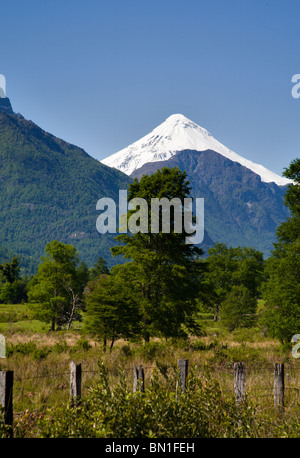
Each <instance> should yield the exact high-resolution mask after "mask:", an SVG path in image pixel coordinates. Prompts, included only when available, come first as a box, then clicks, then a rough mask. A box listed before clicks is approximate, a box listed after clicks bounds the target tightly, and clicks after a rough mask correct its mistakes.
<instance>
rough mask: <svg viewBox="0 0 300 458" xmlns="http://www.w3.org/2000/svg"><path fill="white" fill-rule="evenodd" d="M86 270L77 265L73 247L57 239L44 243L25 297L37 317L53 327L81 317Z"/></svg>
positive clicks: (76, 256) (67, 324) (69, 322)
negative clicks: (40, 258) (44, 254)
mask: <svg viewBox="0 0 300 458" xmlns="http://www.w3.org/2000/svg"><path fill="white" fill-rule="evenodd" d="M87 280H88V269H87V267H86V265H85V264H84V263H81V264H79V258H78V255H77V253H76V249H75V248H74V247H73V246H72V245H67V244H64V243H61V242H58V241H56V240H54V241H52V242H50V243H48V244H47V245H46V256H45V257H42V263H41V264H40V265H39V268H38V272H37V274H36V276H35V277H34V278H33V279H32V280H31V282H30V283H29V291H28V297H29V301H30V302H31V303H32V308H33V311H34V313H35V316H36V318H38V319H40V320H41V321H45V322H46V323H50V322H51V330H52V331H54V330H55V329H56V326H67V328H68V329H69V328H70V326H71V323H72V321H74V320H75V319H80V318H81V315H80V310H81V309H82V308H83V303H82V294H83V289H84V286H85V284H86V282H87Z"/></svg>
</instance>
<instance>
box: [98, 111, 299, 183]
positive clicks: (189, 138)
mask: <svg viewBox="0 0 300 458" xmlns="http://www.w3.org/2000/svg"><path fill="white" fill-rule="evenodd" d="M183 150H194V151H205V150H213V151H215V152H217V153H219V154H221V155H222V156H225V157H226V158H228V159H230V160H232V161H234V162H238V163H239V164H241V165H243V166H244V167H247V168H248V169H250V170H252V171H253V172H254V173H256V174H257V175H259V176H260V177H261V180H262V181H263V182H265V183H271V182H275V183H276V184H277V185H279V186H285V185H287V184H289V183H291V180H289V179H287V178H284V177H281V176H279V175H277V174H276V173H274V172H271V171H270V170H268V169H266V168H265V167H264V166H262V165H260V164H255V163H254V162H252V161H249V160H248V159H245V158H243V157H242V156H240V155H239V154H237V153H235V152H233V151H231V150H230V149H229V148H227V147H226V146H224V145H222V143H220V142H219V141H218V140H216V139H215V138H214V137H213V136H212V135H211V134H210V133H209V132H208V131H207V130H206V129H204V128H203V127H200V126H198V125H197V124H195V123H194V122H193V121H191V120H190V119H188V118H186V117H185V116H184V115H182V114H173V115H171V116H169V117H168V118H167V119H166V120H165V121H164V122H163V123H162V124H160V125H159V126H158V127H156V128H155V129H153V130H152V132H150V133H149V134H147V135H145V136H144V137H142V138H141V139H140V140H137V141H136V142H134V143H132V144H131V145H129V146H128V147H127V148H124V149H122V150H120V151H118V152H117V153H114V154H112V155H111V156H109V157H107V158H105V159H103V160H102V161H101V162H102V163H103V164H105V165H108V166H109V167H114V168H116V169H118V170H121V171H122V172H124V173H126V174H127V175H131V174H132V173H133V172H134V171H135V170H136V169H139V168H140V167H142V166H143V165H144V164H146V163H148V162H156V161H166V160H168V159H170V158H171V157H172V156H174V155H175V154H177V153H178V152H179V151H183Z"/></svg>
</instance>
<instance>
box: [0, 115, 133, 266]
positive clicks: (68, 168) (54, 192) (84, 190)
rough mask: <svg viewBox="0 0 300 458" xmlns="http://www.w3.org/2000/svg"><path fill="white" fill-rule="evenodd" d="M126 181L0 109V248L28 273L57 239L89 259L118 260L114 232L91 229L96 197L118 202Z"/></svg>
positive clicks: (108, 168) (30, 124) (129, 180)
mask: <svg viewBox="0 0 300 458" xmlns="http://www.w3.org/2000/svg"><path fill="white" fill-rule="evenodd" d="M131 181H132V179H131V178H130V177H128V176H127V175H125V174H123V173H122V172H120V171H118V170H114V169H112V168H110V167H107V166H105V165H103V164H101V163H100V162H99V161H98V160H96V159H94V158H92V157H91V156H89V154H88V153H87V152H86V151H84V150H83V149H82V148H79V147H77V146H76V145H73V144H71V143H68V142H65V141H64V140H62V139H59V138H57V137H55V136H54V135H52V134H50V133H48V132H46V131H44V130H43V129H41V128H40V127H39V126H37V125H36V124H35V123H34V122H33V121H29V120H26V119H25V118H23V117H22V116H20V115H16V114H14V113H7V112H4V111H0V254H1V252H2V253H3V258H5V257H6V256H7V255H6V253H7V251H9V252H10V253H14V255H16V256H18V257H20V259H21V264H22V266H24V269H25V270H26V272H28V273H32V272H33V271H34V270H35V269H36V267H37V265H38V264H39V261H40V257H41V256H42V255H43V254H44V248H45V245H46V243H48V242H49V241H51V240H54V239H56V240H59V241H61V242H64V243H70V244H72V245H74V246H75V247H76V249H77V250H78V252H79V254H80V257H81V260H83V261H85V262H86V263H87V264H88V265H92V264H93V263H94V262H95V261H96V260H97V258H98V257H99V256H103V257H105V258H106V259H107V263H108V265H111V264H112V263H115V262H117V261H116V260H114V259H113V257H112V256H111V253H110V247H111V246H113V245H116V242H115V240H114V238H115V236H116V235H115V234H108V235H106V234H105V235H101V234H99V233H98V232H97V230H96V219H97V216H98V214H99V213H98V212H97V211H96V203H97V201H98V199H100V198H101V197H111V198H113V199H114V200H115V201H116V202H117V201H118V192H119V189H126V188H127V187H128V184H129V183H130V182H131ZM0 262H1V260H0ZM2 262H3V261H2Z"/></svg>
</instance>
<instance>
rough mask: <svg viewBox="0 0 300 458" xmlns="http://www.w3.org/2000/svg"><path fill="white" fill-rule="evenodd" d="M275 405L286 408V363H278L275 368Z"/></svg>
mask: <svg viewBox="0 0 300 458" xmlns="http://www.w3.org/2000/svg"><path fill="white" fill-rule="evenodd" d="M274 406H275V408H279V409H280V410H282V409H283V408H284V364H283V363H276V364H275V368H274Z"/></svg>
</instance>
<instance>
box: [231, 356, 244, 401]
mask: <svg viewBox="0 0 300 458" xmlns="http://www.w3.org/2000/svg"><path fill="white" fill-rule="evenodd" d="M245 384H246V369H245V363H234V392H235V398H236V402H237V404H240V403H241V402H243V401H244V398H245Z"/></svg>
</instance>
